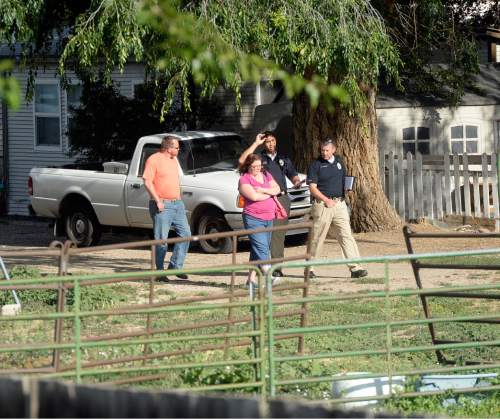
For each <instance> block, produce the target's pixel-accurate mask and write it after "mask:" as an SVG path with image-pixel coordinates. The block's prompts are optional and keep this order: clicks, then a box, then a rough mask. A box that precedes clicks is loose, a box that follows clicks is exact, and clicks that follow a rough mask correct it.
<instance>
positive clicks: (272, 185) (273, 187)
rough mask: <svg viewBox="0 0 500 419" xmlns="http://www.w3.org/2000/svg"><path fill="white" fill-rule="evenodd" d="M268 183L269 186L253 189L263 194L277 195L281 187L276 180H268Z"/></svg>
mask: <svg viewBox="0 0 500 419" xmlns="http://www.w3.org/2000/svg"><path fill="white" fill-rule="evenodd" d="M269 185H270V187H269V188H262V187H260V186H259V187H258V188H256V189H255V190H256V191H257V192H259V193H263V194H266V195H269V196H274V195H278V194H279V193H280V192H281V188H280V187H279V185H278V184H277V183H276V181H275V180H274V179H272V180H271V181H269Z"/></svg>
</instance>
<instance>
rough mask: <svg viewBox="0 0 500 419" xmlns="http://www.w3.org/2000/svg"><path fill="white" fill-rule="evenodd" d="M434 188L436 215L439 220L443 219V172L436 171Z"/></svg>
mask: <svg viewBox="0 0 500 419" xmlns="http://www.w3.org/2000/svg"><path fill="white" fill-rule="evenodd" d="M434 190H435V191H436V217H437V219H438V220H442V219H443V175H442V174H441V172H436V175H435V177H434Z"/></svg>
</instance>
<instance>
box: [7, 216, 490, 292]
mask: <svg viewBox="0 0 500 419" xmlns="http://www.w3.org/2000/svg"><path fill="white" fill-rule="evenodd" d="M411 228H412V229H413V230H414V231H417V232H422V231H427V232H449V231H454V230H455V229H451V228H439V227H436V226H432V225H430V224H425V223H424V224H412V225H411ZM355 238H356V240H357V243H358V246H359V248H360V252H361V255H362V256H363V257H368V256H387V255H404V254H407V250H406V246H405V243H404V238H403V234H402V232H401V231H391V232H377V233H362V234H356V235H355ZM146 239H147V238H146V237H139V236H132V235H124V234H120V235H114V236H113V235H111V234H105V235H103V239H102V242H101V244H118V243H124V242H131V241H139V240H146ZM52 240H53V236H52V229H51V228H50V227H49V224H48V223H47V222H46V221H39V220H36V219H20V218H14V217H3V218H0V256H1V255H2V254H3V252H4V251H7V250H19V249H33V250H34V249H42V248H46V247H47V246H48V244H49V243H50V242H51V241H52ZM414 246H415V252H417V253H422V252H440V251H459V250H472V249H482V248H493V247H500V239H496V238H494V239H486V238H483V239H460V240H457V239H449V238H447V239H444V238H443V239H432V240H429V239H418V240H417V239H416V240H415V241H414ZM248 252H249V246H248V243H247V242H241V243H239V245H238V254H237V262H238V263H245V262H246V261H248ZM169 254H170V253H169ZM302 254H305V245H304V244H296V243H293V241H292V240H290V242H289V243H288V241H287V247H286V250H285V255H286V256H292V255H293V256H300V255H302ZM4 256H5V254H4ZM321 256H322V257H323V258H329V259H337V258H341V251H340V247H339V245H338V243H337V242H336V241H335V240H327V242H326V243H325V246H324V248H323V252H322V255H321ZM150 258H151V255H150V251H149V250H148V249H146V248H139V249H119V250H107V251H104V250H100V251H97V252H94V253H91V254H87V255H82V256H75V257H72V259H71V261H70V268H69V272H70V273H73V274H75V273H83V272H85V273H97V272H105V273H112V272H127V271H137V270H139V271H142V270H148V269H150V266H151V265H150V264H151V262H150ZM167 258H168V255H167ZM4 261H5V263H6V265H7V267H8V268H11V267H12V266H14V265H33V266H37V267H38V268H39V269H40V271H41V272H42V273H48V274H50V273H56V272H57V260H55V259H52V258H50V257H47V256H43V257H16V258H12V257H4ZM230 263H231V255H208V254H205V253H202V252H201V250H200V249H198V248H196V247H193V248H192V249H190V252H189V254H188V257H187V259H186V265H185V267H186V268H187V269H190V268H205V267H209V266H221V265H228V264H230ZM365 267H366V268H367V269H368V271H369V276H368V277H367V278H363V279H356V280H355V279H351V278H350V274H349V270H348V269H347V267H346V266H345V265H338V266H333V267H332V266H320V267H317V268H316V269H315V270H316V273H317V275H318V279H317V280H315V281H314V285H313V287H312V289H311V291H313V292H314V293H315V292H318V293H320V292H357V291H362V290H364V291H366V290H377V289H382V288H383V287H384V285H383V277H384V265H383V264H381V263H371V264H367V265H366V266H365ZM285 275H286V277H285V278H283V280H282V282H298V281H302V280H303V269H302V268H288V269H286V270H285ZM422 277H423V281H424V284H425V285H426V286H442V285H447V284H450V285H451V284H455V285H456V284H473V283H482V282H484V281H485V280H488V282H497V281H500V272H498V273H497V272H495V271H490V272H486V271H483V272H481V273H480V274H478V273H477V272H473V271H471V270H468V271H458V270H457V271H454V270H426V271H424V272H423V273H422ZM245 279H246V274H245V273H244V272H240V273H238V274H237V281H238V284H240V285H243V284H244V283H245ZM390 279H391V285H390V286H391V288H393V289H396V288H414V287H415V280H414V276H413V273H412V270H411V266H410V264H409V263H408V262H401V263H395V264H391V265H390ZM228 282H229V274H228V273H227V274H224V273H222V274H221V273H218V274H215V273H213V274H212V273H209V274H207V273H205V274H192V275H190V278H189V280H187V281H181V280H174V281H172V282H170V283H168V284H160V285H159V286H162V287H167V289H168V288H172V290H175V292H176V293H181V294H184V293H193V292H197V293H199V292H209V293H210V292H217V290H219V291H220V288H221V287H225V286H226V285H227V284H228Z"/></svg>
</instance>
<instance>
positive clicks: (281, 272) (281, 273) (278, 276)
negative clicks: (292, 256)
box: [273, 269, 285, 278]
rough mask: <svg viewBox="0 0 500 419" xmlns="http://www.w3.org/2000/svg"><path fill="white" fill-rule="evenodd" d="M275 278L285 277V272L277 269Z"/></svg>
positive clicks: (274, 274)
mask: <svg viewBox="0 0 500 419" xmlns="http://www.w3.org/2000/svg"><path fill="white" fill-rule="evenodd" d="M273 276H274V277H275V278H281V277H282V276H285V275H283V271H282V270H281V269H276V270H275V271H274V272H273Z"/></svg>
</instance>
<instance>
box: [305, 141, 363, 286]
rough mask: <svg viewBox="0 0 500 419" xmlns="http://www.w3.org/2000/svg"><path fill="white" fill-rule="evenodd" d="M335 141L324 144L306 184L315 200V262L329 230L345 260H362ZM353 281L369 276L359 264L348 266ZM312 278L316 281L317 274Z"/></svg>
mask: <svg viewBox="0 0 500 419" xmlns="http://www.w3.org/2000/svg"><path fill="white" fill-rule="evenodd" d="M336 150H337V144H336V143H335V141H334V140H326V141H323V142H322V143H321V156H320V157H319V158H318V159H317V160H315V161H313V162H312V164H311V166H310V167H309V171H308V173H307V183H308V184H309V190H310V191H311V196H312V198H313V205H312V210H311V216H312V219H313V230H312V238H311V252H312V259H316V258H317V257H318V256H319V255H320V253H321V249H322V247H323V243H324V241H325V238H326V235H327V233H328V230H329V229H330V226H331V225H333V228H334V234H335V237H336V239H337V241H338V242H339V244H340V248H341V249H342V255H343V256H344V258H346V259H355V258H359V257H360V256H359V250H358V245H357V244H356V241H355V240H354V237H353V236H352V232H351V222H350V218H349V212H348V210H347V205H346V203H345V199H344V193H345V191H344V180H345V176H346V170H345V166H344V163H343V162H342V158H341V157H340V156H337V155H335V151H336ZM347 266H348V267H349V270H350V271H351V278H362V277H364V276H367V275H368V272H367V271H366V270H365V269H363V267H362V266H361V265H359V264H357V263H356V264H348V265H347ZM309 276H310V277H312V278H315V277H316V275H315V273H314V271H312V270H310V273H309Z"/></svg>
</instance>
